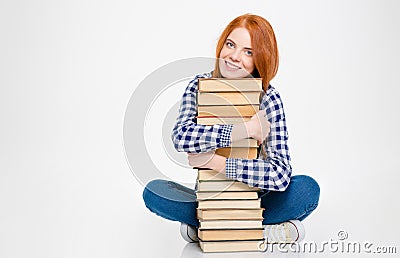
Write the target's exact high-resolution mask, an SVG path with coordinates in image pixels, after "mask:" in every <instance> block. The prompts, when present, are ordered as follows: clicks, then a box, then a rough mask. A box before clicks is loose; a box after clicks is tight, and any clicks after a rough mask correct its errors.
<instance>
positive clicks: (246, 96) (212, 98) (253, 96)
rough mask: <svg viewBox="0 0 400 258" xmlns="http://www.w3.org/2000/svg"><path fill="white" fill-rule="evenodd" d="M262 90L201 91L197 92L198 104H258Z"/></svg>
mask: <svg viewBox="0 0 400 258" xmlns="http://www.w3.org/2000/svg"><path fill="white" fill-rule="evenodd" d="M260 96H261V93H260V92H254V91H249V92H200V93H198V94H197V105H202V106H213V105H214V106H227V105H251V104H253V105H258V104H259V103H260Z"/></svg>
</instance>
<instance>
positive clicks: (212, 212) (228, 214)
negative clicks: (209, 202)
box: [197, 208, 264, 220]
mask: <svg viewBox="0 0 400 258" xmlns="http://www.w3.org/2000/svg"><path fill="white" fill-rule="evenodd" d="M263 210H264V208H257V209H197V218H198V219H199V220H219V219H221V220H233V219H243V220H254V219H262V218H263V217H262V212H263Z"/></svg>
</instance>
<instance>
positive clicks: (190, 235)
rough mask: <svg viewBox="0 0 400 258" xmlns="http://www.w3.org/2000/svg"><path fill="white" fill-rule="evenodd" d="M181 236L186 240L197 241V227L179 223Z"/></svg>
mask: <svg viewBox="0 0 400 258" xmlns="http://www.w3.org/2000/svg"><path fill="white" fill-rule="evenodd" d="M181 236H182V238H183V239H185V241H186V242H189V243H193V242H198V241H199V239H198V238H197V228H195V227H192V226H189V225H188V224H185V223H181Z"/></svg>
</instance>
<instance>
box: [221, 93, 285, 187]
mask: <svg viewBox="0 0 400 258" xmlns="http://www.w3.org/2000/svg"><path fill="white" fill-rule="evenodd" d="M260 109H265V110H266V112H267V118H268V121H269V122H270V123H271V128H270V134H269V136H268V138H267V141H266V144H265V142H264V144H263V145H262V148H264V150H265V152H266V153H267V157H266V158H265V157H263V156H262V155H261V154H260V155H259V157H258V159H232V158H227V159H226V177H228V178H233V179H236V180H238V181H241V182H244V183H246V184H248V185H250V186H255V187H259V188H262V189H266V190H272V191H284V190H285V189H286V187H287V186H288V185H289V182H290V177H291V174H292V167H291V165H290V154H289V147H288V144H287V141H288V131H287V127H286V119H285V113H284V110H283V104H282V101H281V98H280V96H279V93H278V92H277V91H276V90H275V89H272V90H271V89H270V92H267V94H266V95H265V96H264V98H263V101H262V103H261V105H260Z"/></svg>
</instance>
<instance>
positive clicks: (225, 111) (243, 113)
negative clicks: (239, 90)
mask: <svg viewBox="0 0 400 258" xmlns="http://www.w3.org/2000/svg"><path fill="white" fill-rule="evenodd" d="M259 110H260V107H259V105H240V106H239V105H237V106H234V105H231V106H197V116H198V117H210V116H217V117H252V116H253V115H254V114H256V113H257V112H258V111H259Z"/></svg>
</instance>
